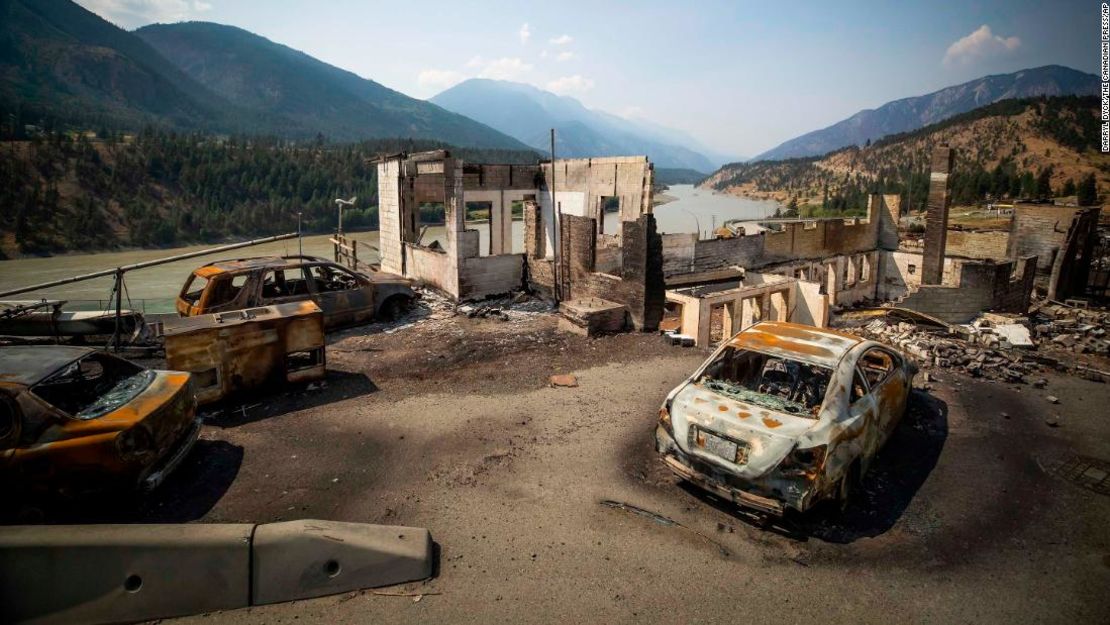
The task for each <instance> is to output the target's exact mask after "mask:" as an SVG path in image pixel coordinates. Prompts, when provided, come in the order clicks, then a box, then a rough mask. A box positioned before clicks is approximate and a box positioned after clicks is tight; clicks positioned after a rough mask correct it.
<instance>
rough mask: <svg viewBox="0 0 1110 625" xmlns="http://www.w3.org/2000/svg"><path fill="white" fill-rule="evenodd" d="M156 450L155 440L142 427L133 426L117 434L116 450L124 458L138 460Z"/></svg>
mask: <svg viewBox="0 0 1110 625" xmlns="http://www.w3.org/2000/svg"><path fill="white" fill-rule="evenodd" d="M153 450H154V440H153V439H152V438H151V436H150V433H149V432H147V431H146V429H144V428H142V427H133V428H130V429H127V430H124V431H122V432H120V433H119V434H118V435H117V436H116V451H118V452H119V455H120V457H121V458H123V459H124V460H138V459H140V458H142V457H143V456H146V455H148V454H150V453H151V452H152V451H153Z"/></svg>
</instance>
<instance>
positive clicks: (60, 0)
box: [0, 0, 527, 150]
mask: <svg viewBox="0 0 1110 625" xmlns="http://www.w3.org/2000/svg"><path fill="white" fill-rule="evenodd" d="M0 114H2V115H3V116H4V120H5V125H6V123H7V120H8V119H9V118H8V115H14V116H15V117H16V120H17V122H18V125H20V127H22V125H23V124H39V123H40V121H43V120H45V121H46V122H47V123H48V124H50V123H53V122H55V121H60V122H62V123H63V124H65V125H70V126H77V127H83V128H123V129H129V130H137V129H139V128H141V127H143V126H146V125H157V126H165V127H170V128H174V129H178V130H189V131H201V132H207V133H225V134H226V133H234V134H269V135H275V136H280V137H285V138H294V139H298V138H311V137H315V136H316V135H317V134H318V133H323V134H324V135H326V136H327V137H328V138H330V139H333V140H340V141H356V140H364V139H377V138H414V139H427V140H435V141H440V142H444V143H450V144H453V145H459V146H468V147H477V148H497V149H510V150H523V149H527V146H525V145H524V144H522V143H520V142H519V141H517V140H515V139H513V138H511V137H509V136H506V135H504V134H502V133H500V132H497V131H496V130H494V129H492V128H490V127H488V126H485V125H483V124H480V123H478V122H476V121H474V120H472V119H467V118H466V117H463V116H461V115H458V114H456V113H451V112H449V111H446V110H443V109H442V108H439V107H438V106H435V105H433V104H429V103H428V102H425V101H423V100H417V99H415V98H410V97H408V96H405V95H403V94H400V93H398V92H396V91H393V90H391V89H388V88H386V87H383V86H382V85H380V84H378V83H376V82H373V81H370V80H365V79H363V78H359V77H358V76H356V75H354V74H352V73H350V72H346V71H343V70H341V69H338V68H335V67H332V66H330V65H327V64H326V63H322V62H320V61H318V60H316V59H313V58H312V57H310V56H308V55H305V54H303V53H301V52H297V51H295V50H291V49H289V48H287V47H285V46H282V45H279V44H276V43H273V42H271V41H269V40H266V39H264V38H262V37H258V36H256V35H252V34H250V33H248V32H246V31H243V30H240V29H237V28H232V27H230V26H220V25H217V24H204V23H190V24H175V25H170V26H163V25H158V26H149V27H146V28H143V29H141V30H140V31H137V32H134V33H131V32H127V31H125V30H122V29H120V28H118V27H116V26H114V25H112V24H110V23H109V22H107V21H105V20H104V19H102V18H100V17H98V16H97V15H96V14H94V13H92V12H90V11H88V10H86V9H84V8H82V7H81V6H79V5H77V4H75V3H74V2H71V1H70V0H0Z"/></svg>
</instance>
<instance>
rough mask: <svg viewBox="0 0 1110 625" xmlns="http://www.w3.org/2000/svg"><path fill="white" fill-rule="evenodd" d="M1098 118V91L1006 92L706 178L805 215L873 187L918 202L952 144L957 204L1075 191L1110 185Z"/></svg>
mask: <svg viewBox="0 0 1110 625" xmlns="http://www.w3.org/2000/svg"><path fill="white" fill-rule="evenodd" d="M1098 120H1099V109H1098V100H1097V99H1096V98H1093V97H1075V96H1067V97H1055V98H1036V99H1024V100H1006V101H1002V102H998V103H996V104H992V105H989V106H985V107H982V108H979V109H976V110H974V111H970V112H968V113H964V114H962V115H959V116H956V117H953V118H950V119H948V120H945V121H943V122H940V123H938V124H933V125H931V126H927V127H925V128H922V129H920V130H916V131H913V132H909V133H902V134H897V135H891V136H888V137H885V138H883V139H882V140H880V141H876V142H875V143H872V144H869V145H866V146H864V147H862V148H861V147H850V148H844V149H842V150H837V151H835V152H831V153H829V154H826V155H825V156H822V157H814V158H804V159H790V160H785V161H756V162H748V163H733V164H730V165H726V166H724V167H722V168H721V169H720V170H718V171H717V172H715V173H714V174H713V175H712V176H710V177H709V178H708V179H707V180H706V181H705V182H704V183H703V184H705V185H707V186H710V187H712V188H714V189H716V190H719V191H725V192H728V193H732V194H735V195H742V196H748V197H759V198H772V199H776V200H779V201H780V202H783V203H784V204H787V205H789V206H791V207H797V209H798V211H799V212H800V213H801V214H803V215H821V214H829V213H835V212H840V211H859V210H861V209H863V208H864V207H865V206H866V202H867V195H868V194H870V193H891V194H900V195H901V196H902V201H903V205H904V206H911V207H912V208H914V209H921V208H924V206H925V202H926V199H927V196H928V185H929V155H930V154H931V152H932V149H933V148H934V147H935V146H937V145H940V144H947V145H950V146H952V147H954V148H956V151H957V152H956V153H957V158H956V165H955V170H954V172H953V176H952V182H951V184H952V191H953V203H954V204H957V205H961V204H962V205H971V204H976V203H981V202H985V201H988V199H994V200H1013V199H1045V198H1052V197H1058V196H1072V195H1076V194H1078V192H1079V190H1080V188H1081V187H1082V186H1083V184H1084V182H1086V183H1087V185H1088V186H1092V185H1093V187H1094V188H1095V189H1096V190H1097V191H1101V190H1102V189H1106V188H1110V156H1107V155H1105V154H1101V153H1100V152H1099V151H1098V147H1099V121H1098Z"/></svg>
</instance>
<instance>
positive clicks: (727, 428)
mask: <svg viewBox="0 0 1110 625" xmlns="http://www.w3.org/2000/svg"><path fill="white" fill-rule="evenodd" d="M916 371H917V369H916V367H915V365H914V364H913V363H912V362H910V361H909V360H907V359H906V358H905V357H903V356H902V355H901V354H899V353H898V352H897V351H895V350H894V349H892V348H890V347H888V346H886V345H883V344H880V343H876V342H874V341H867V340H864V339H861V338H860V337H857V336H852V335H850V334H843V333H840V332H836V331H833V330H827V329H820V328H814V327H810V326H804V325H798V324H793V323H785V322H775V321H765V322H761V323H757V324H755V325H753V326H751V327H750V328H748V329H747V330H744V331H743V332H740V333H739V334H737V335H736V336H735V337H733V338H732V339H730V340H728V341H726V342H725V343H724V344H722V345H721V347H720V348H718V349H717V351H716V352H714V354H713V355H712V356H711V357H710V358H709V359H708V360H707V361H706V362H705V363H704V364H703V365H702V366H701V367H700V368H698V370H697V371H696V372H695V373H694V375H692V376H691V377H690V378H688V379H687V380H686V381H685V382H683V383H682V384H680V385H679V386H678V387H677V388H675V389H674V390H673V391H671V393H670V394H669V395H668V396H667V399H666V401H665V402H664V403H663V406H662V408H661V409H660V412H659V424H658V425H657V427H656V430H655V441H656V450H657V451H658V452H659V453H660V454H662V455H663V460H664V462H665V463H666V465H667V466H668V468H670V469H671V471H673V472H674V473H675V474H677V475H678V476H679V477H681V478H683V479H685V480H687V481H689V482H691V483H693V484H695V485H697V486H699V487H701V488H703V489H705V490H708V491H710V492H712V493H714V494H716V495H718V496H721V497H724V498H726V499H729V500H731V501H733V502H735V503H737V504H740V505H742V506H745V507H747V508H753V509H755V510H759V511H761V512H764V513H769V514H772V515H776V516H781V515H783V514H784V513H785V511H786V510H787V509H792V510H796V511H799V512H804V511H805V510H808V509H810V508H811V507H812V506H813V505H814V504H816V503H818V502H820V501H824V500H834V501H836V500H839V501H840V502H846V501H847V500H848V498H849V495H850V494H851V492H852V489H853V487H854V485H855V484H857V483H858V481H859V479H860V478H861V477H862V475H863V474H864V473H865V472H866V471H867V469H868V465H869V464H870V462H871V460H872V459H873V458H874V456H875V454H876V453H877V452H878V451H879V449H880V448H881V447H882V445H883V444H884V443H885V442H886V440H887V438H888V437H889V436H890V434H891V433H892V432H893V431H894V428H895V427H896V426H897V424H898V422H899V420H900V419H901V417H902V414H903V413H904V412H905V409H906V403H907V400H908V397H909V392H910V388H911V384H912V381H913V376H914V374H915V373H916Z"/></svg>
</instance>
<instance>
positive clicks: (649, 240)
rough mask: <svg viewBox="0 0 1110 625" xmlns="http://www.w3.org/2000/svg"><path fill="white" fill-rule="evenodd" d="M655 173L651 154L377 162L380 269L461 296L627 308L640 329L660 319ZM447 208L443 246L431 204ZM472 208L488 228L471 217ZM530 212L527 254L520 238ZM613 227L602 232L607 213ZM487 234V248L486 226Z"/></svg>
mask: <svg viewBox="0 0 1110 625" xmlns="http://www.w3.org/2000/svg"><path fill="white" fill-rule="evenodd" d="M653 175H654V172H653V168H652V165H651V162H650V161H648V159H647V158H646V157H617V158H599V159H567V160H558V161H555V163H543V164H541V165H483V164H469V163H464V162H463V161H461V160H459V159H455V158H452V157H451V155H450V153H448V152H447V151H445V150H438V151H432V152H423V153H419V154H412V155H409V154H399V155H395V156H391V157H386V158H383V159H381V160H380V161H379V162H378V189H379V210H380V213H381V235H380V237H381V243H380V245H379V247H380V250H381V267H382V270H383V271H388V272H392V273H397V274H399V275H402V276H405V277H407V278H411V279H413V280H417V281H419V282H422V283H424V284H427V285H429V286H432V287H434V288H436V289H438V290H440V291H442V292H444V293H445V294H447V295H448V296H450V297H452V298H455V299H458V300H467V299H478V298H482V297H486V296H490V295H496V294H503V293H508V292H510V291H513V290H517V289H521V288H529V289H533V290H537V291H539V292H541V293H543V294H545V295H548V296H550V297H553V298H555V299H557V300H564V299H568V298H572V297H579V296H582V297H594V298H601V299H604V300H607V301H611V302H615V303H618V304H620V305H622V306H624V307H625V308H626V309H627V312H628V321H629V324H630V325H631V326H632V327H634V328H636V329H649V330H650V329H654V328H655V327H656V326H657V325H658V321H659V318H660V317H661V316H662V307H663V286H662V285H663V282H662V249H661V243H660V240H659V236H658V234H657V233H656V232H655V221H654V217H653V216H652V215H651V202H652V184H653ZM429 205H431V206H432V207H439V206H442V209H443V214H444V222H445V223H444V224H443V227H444V230H445V234H444V236H443V243H442V244H438V243H437V244H431V243H428V242H427V241H426V240H425V232H426V230H427V227H428V226H429V225H433V224H426V223H422V210H423V209H424V208H426V207H428V206H429ZM468 205H469V206H471V207H481V209H483V210H484V212H485V213H486V215H487V218H486V219H485V221H484V223H481V224H475V223H471V224H468V223H467V211H468ZM518 206H519V207H520V208H521V210H522V213H523V214H522V216H521V217H522V219H523V221H524V223H523V224H522V225H521V224H516V225H515V227H516V228H517V229H518V231H519V229H520V228H521V227H522V229H523V234H524V236H523V239H524V243H523V249H519V250H518V249H516V245H515V243H514V223H513V222H514V220H515V219H514V211H515V210H516V207H518ZM614 210H615V212H616V213H617V217H618V226H617V227H616V228H615V229H616V232H605V216H606V213H610V212H613V211H614ZM479 228H484V229H486V232H485V235H486V236H485V243H484V245H483V243H482V239H483V237H482V234H483V233H482V232H480V231H479Z"/></svg>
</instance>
